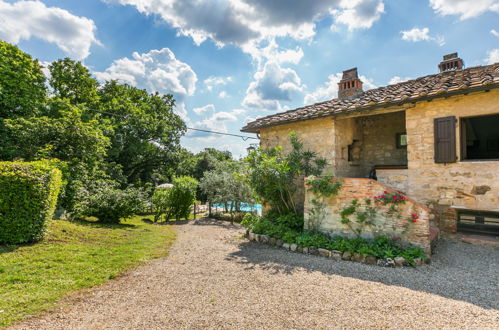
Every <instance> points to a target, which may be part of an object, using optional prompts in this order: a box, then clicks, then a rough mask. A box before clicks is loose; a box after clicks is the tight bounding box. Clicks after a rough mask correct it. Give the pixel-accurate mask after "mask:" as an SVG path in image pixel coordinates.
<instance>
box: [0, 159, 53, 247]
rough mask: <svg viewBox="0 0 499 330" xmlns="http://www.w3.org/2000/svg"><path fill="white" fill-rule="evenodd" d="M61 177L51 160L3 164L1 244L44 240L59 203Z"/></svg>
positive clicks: (0, 166)
mask: <svg viewBox="0 0 499 330" xmlns="http://www.w3.org/2000/svg"><path fill="white" fill-rule="evenodd" d="M61 177H62V175H61V171H60V170H59V169H57V168H56V167H55V166H54V164H53V163H52V162H50V161H36V162H0V244H20V243H30V242H35V241H38V240H40V239H42V238H43V234H44V230H45V224H46V221H47V220H50V219H51V218H52V216H53V214H54V210H55V207H56V204H57V197H58V195H59V192H60V190H61V185H62V179H61Z"/></svg>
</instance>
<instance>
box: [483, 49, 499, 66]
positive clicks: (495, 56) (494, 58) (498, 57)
mask: <svg viewBox="0 0 499 330" xmlns="http://www.w3.org/2000/svg"><path fill="white" fill-rule="evenodd" d="M485 62H486V63H487V64H493V63H497V62H499V48H496V49H492V50H489V51H488V52H487V58H486V59H485Z"/></svg>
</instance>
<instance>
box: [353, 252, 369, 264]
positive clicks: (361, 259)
mask: <svg viewBox="0 0 499 330" xmlns="http://www.w3.org/2000/svg"><path fill="white" fill-rule="evenodd" d="M365 259H366V258H365V257H364V256H363V255H362V254H360V253H354V254H353V256H352V260H353V261H356V262H364V260H365Z"/></svg>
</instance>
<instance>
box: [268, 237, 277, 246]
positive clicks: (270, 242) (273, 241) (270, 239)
mask: <svg viewBox="0 0 499 330" xmlns="http://www.w3.org/2000/svg"><path fill="white" fill-rule="evenodd" d="M276 242H277V239H275V238H274V237H271V238H269V244H270V245H275V243H276Z"/></svg>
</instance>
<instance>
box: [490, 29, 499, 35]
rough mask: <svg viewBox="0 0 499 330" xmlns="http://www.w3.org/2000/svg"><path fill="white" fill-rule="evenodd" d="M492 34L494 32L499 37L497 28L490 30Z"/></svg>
mask: <svg viewBox="0 0 499 330" xmlns="http://www.w3.org/2000/svg"><path fill="white" fill-rule="evenodd" d="M490 34H492V35H493V36H495V37H499V32H497V31H496V30H495V29H492V30H490Z"/></svg>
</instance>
